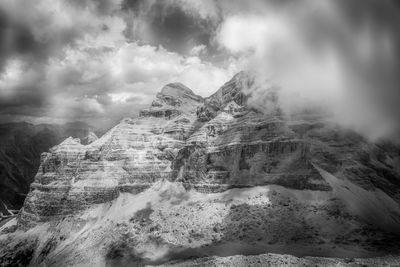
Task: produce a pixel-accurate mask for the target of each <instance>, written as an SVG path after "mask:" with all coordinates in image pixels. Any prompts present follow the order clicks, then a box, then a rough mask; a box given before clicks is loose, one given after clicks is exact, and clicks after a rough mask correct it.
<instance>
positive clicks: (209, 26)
mask: <svg viewBox="0 0 400 267" xmlns="http://www.w3.org/2000/svg"><path fill="white" fill-rule="evenodd" d="M122 9H123V10H124V11H126V12H128V15H126V20H127V25H128V27H127V29H126V30H125V34H126V37H127V38H128V39H130V40H132V41H140V42H142V43H145V44H150V45H155V46H158V45H162V46H163V47H165V48H166V49H168V50H169V51H173V52H178V53H183V54H188V53H189V52H190V50H191V49H192V48H193V47H194V46H196V45H200V44H203V45H206V46H210V41H211V37H212V34H213V33H214V31H215V30H216V26H217V25H216V23H215V21H214V20H212V19H211V18H208V17H201V16H200V15H199V14H198V13H196V12H193V11H192V10H191V9H189V10H188V9H185V5H183V4H182V2H181V1H157V2H155V1H137V0H136V1H130V0H125V1H124V2H123V3H122Z"/></svg>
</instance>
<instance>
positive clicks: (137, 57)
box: [0, 0, 400, 138]
mask: <svg viewBox="0 0 400 267" xmlns="http://www.w3.org/2000/svg"><path fill="white" fill-rule="evenodd" d="M399 10H400V9H399V5H398V3H397V2H396V1H389V0H354V1H346V0H328V1H311V0H300V1H299V0H267V1H265V0H253V1H242V0H218V1H216V0H202V1H197V0H163V1H156V0H115V1H106V0H82V1H80V0H73V1H64V0H39V1H35V2H33V1H28V0H13V1H12V0H0V104H1V107H0V121H15V120H28V121H31V122H63V121H72V120H85V121H88V122H92V123H93V124H96V125H112V124H114V123H115V121H116V120H119V119H121V118H122V117H125V116H134V115H135V114H137V112H138V110H139V109H140V108H143V107H146V106H147V105H148V104H149V103H150V102H151V100H152V98H153V96H154V94H155V93H156V92H157V91H159V90H160V88H161V87H162V86H163V85H165V84H166V83H168V82H176V81H179V82H182V83H184V84H186V85H187V86H189V87H190V88H192V89H193V90H194V91H195V92H196V93H198V94H200V95H203V96H207V95H209V94H211V93H213V92H214V91H215V90H216V89H217V88H218V87H219V86H221V85H222V84H223V83H224V82H225V81H227V80H228V79H229V78H230V77H231V76H232V75H233V74H235V72H238V71H240V70H249V71H251V72H253V73H256V74H257V77H258V79H259V82H258V83H257V84H256V85H257V87H256V88H252V89H251V90H253V91H252V94H253V95H252V101H253V104H254V105H256V106H258V107H263V108H265V109H268V108H269V107H268V106H266V105H265V103H264V102H265V97H267V98H268V97H269V96H270V94H269V93H268V90H267V89H266V88H268V87H270V86H273V85H274V86H276V87H275V88H278V87H279V89H276V91H277V92H278V94H279V99H280V103H281V105H282V107H283V108H284V111H285V112H287V113H288V114H290V113H291V112H294V111H296V112H297V111H298V110H301V109H303V108H304V107H305V106H306V107H312V106H317V107H318V108H324V109H325V110H326V111H327V112H329V113H331V114H333V116H334V118H335V119H336V121H337V122H339V123H341V124H342V125H345V126H348V127H352V128H353V129H356V130H358V131H360V132H363V133H366V134H367V135H368V136H370V137H371V138H379V137H396V136H398V135H399V132H400V130H399V129H400V107H399V105H398V103H399V102H400V92H399V91H400V90H399V82H400V81H399V79H400V75H399V72H400V71H399V70H400V55H399V47H400V32H399V30H398V29H399V28H400V16H399ZM274 90H275V89H274Z"/></svg>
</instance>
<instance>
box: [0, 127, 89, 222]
mask: <svg viewBox="0 0 400 267" xmlns="http://www.w3.org/2000/svg"><path fill="white" fill-rule="evenodd" d="M90 128H91V126H89V125H87V124H85V123H79V122H75V123H67V124H64V125H52V124H39V125H33V124H29V123H25V122H20V123H7V124H0V213H1V212H2V213H3V214H4V215H8V214H9V212H8V211H7V209H9V210H19V209H20V208H21V207H22V204H23V203H24V199H25V197H26V194H27V193H28V192H29V186H30V184H31V183H32V182H33V180H34V177H35V175H36V173H37V170H38V168H39V165H40V154H41V153H43V152H46V151H48V150H49V149H50V148H51V147H53V146H55V145H57V144H59V143H60V142H62V141H63V140H64V139H65V138H67V137H68V136H73V137H75V138H81V139H84V137H85V136H86V135H87V134H88V132H89V130H90ZM6 207H7V208H6ZM0 220H1V219H0Z"/></svg>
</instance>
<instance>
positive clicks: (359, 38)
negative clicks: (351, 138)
mask: <svg viewBox="0 0 400 267" xmlns="http://www.w3.org/2000/svg"><path fill="white" fill-rule="evenodd" d="M299 2H301V5H299ZM354 2H357V3H353V4H348V3H347V2H346V1H324V2H321V3H317V2H313V1H298V2H297V3H296V4H293V3H291V1H286V4H284V5H281V4H277V3H276V2H275V1H265V5H266V8H264V9H258V11H257V12H254V13H250V14H249V13H246V12H244V13H240V14H232V15H228V16H227V17H225V19H224V21H223V22H222V24H221V25H220V27H219V29H218V33H217V35H216V36H215V40H216V42H217V43H218V44H219V45H220V46H221V47H222V48H224V49H226V50H227V51H229V52H230V53H232V54H234V55H236V57H238V58H240V59H241V62H242V68H244V69H248V70H250V71H252V72H254V73H256V74H257V76H258V78H259V83H258V84H257V87H256V88H255V89H254V90H255V91H254V92H253V93H254V95H253V99H255V100H257V101H260V98H262V97H263V96H265V95H266V94H265V91H267V90H268V86H272V85H277V86H279V87H280V90H278V95H279V98H280V102H281V103H280V104H281V106H282V107H283V109H284V110H285V111H286V113H289V114H290V113H294V112H299V109H301V108H304V107H310V106H316V107H318V108H323V109H325V110H326V111H327V112H329V113H332V114H333V116H334V118H335V121H336V122H337V123H340V124H341V125H343V126H346V127H350V128H352V129H355V130H357V131H359V132H361V133H363V134H366V135H367V136H368V137H370V138H372V139H377V138H381V137H396V136H399V133H400V123H399V122H400V108H399V106H398V103H399V101H400V92H399V90H398V84H399V82H400V81H399V77H400V76H399V75H398V73H399V71H400V69H399V58H400V57H399V47H400V46H399V45H400V43H399V40H400V38H399V37H400V34H399V33H398V30H397V29H398V27H399V26H400V22H399V19H398V18H397V17H396V16H394V14H395V13H396V12H398V10H397V9H393V5H392V4H391V3H390V2H389V1H380V2H379V3H378V1H365V2H363V3H361V2H360V1H354ZM352 10H353V11H355V13H353V12H351V11H352ZM397 14H398V13H397ZM260 88H264V89H260ZM258 104H259V103H258Z"/></svg>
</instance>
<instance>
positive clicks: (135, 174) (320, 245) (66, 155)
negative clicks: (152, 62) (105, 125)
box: [0, 73, 400, 266]
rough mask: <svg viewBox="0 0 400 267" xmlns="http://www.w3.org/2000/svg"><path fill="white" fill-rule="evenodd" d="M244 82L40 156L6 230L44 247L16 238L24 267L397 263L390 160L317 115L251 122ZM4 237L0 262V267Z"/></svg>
mask: <svg viewBox="0 0 400 267" xmlns="http://www.w3.org/2000/svg"><path fill="white" fill-rule="evenodd" d="M252 82H253V81H252V78H251V77H250V76H248V75H247V74H246V73H239V74H237V75H236V76H235V77H233V79H232V80H231V81H229V82H227V83H226V84H225V85H223V86H222V87H221V88H220V89H219V90H218V91H217V92H216V93H215V94H213V95H212V96H210V97H208V98H202V97H200V96H197V95H195V94H194V93H193V92H192V91H191V90H190V89H189V88H187V87H185V86H184V85H182V84H179V83H174V84H168V85H166V86H165V87H164V88H162V90H161V92H160V93H158V94H157V96H156V99H155V100H154V101H153V102H152V104H151V106H150V107H149V108H148V109H146V110H142V111H141V112H140V114H139V116H138V117H137V118H134V119H124V120H122V121H121V122H120V123H119V124H118V125H116V126H115V127H114V128H112V129H111V130H110V131H109V132H107V133H106V134H105V135H103V136H102V137H100V138H98V139H97V137H96V136H94V135H89V136H88V138H87V140H86V141H85V144H82V143H81V142H80V140H79V139H74V138H67V139H66V140H65V141H64V142H62V143H61V144H59V145H57V146H55V147H53V148H51V149H50V150H49V152H46V153H43V154H42V156H41V164H40V167H39V170H38V173H37V175H36V177H35V180H34V182H33V183H32V185H31V189H30V192H29V194H28V196H27V198H26V200H25V203H24V207H23V209H22V210H21V212H20V214H19V217H18V226H19V229H21V230H23V229H27V228H32V227H34V229H36V230H35V231H38V232H39V234H38V235H40V234H41V233H43V231H44V232H46V233H47V236H46V237H45V238H42V237H37V238H36V239H32V237H31V236H29V238H28V237H26V236H24V237H23V238H22V240H26V239H29V240H30V241H32V242H33V244H34V245H32V246H34V248H33V249H32V251H35V252H34V254H32V255H31V256H32V262H31V264H32V265H33V266H34V265H38V264H40V263H43V262H44V263H46V264H47V265H49V266H59V265H65V266H67V265H74V264H75V265H82V264H83V265H84V264H86V265H92V266H94V265H96V266H97V265H104V264H107V265H108V266H121V265H124V264H131V263H132V262H134V263H138V264H139V265H140V264H152V263H154V264H159V263H162V262H168V261H169V260H171V259H177V258H180V257H202V256H204V255H219V256H227V255H235V254H260V253H265V252H278V253H289V254H294V255H296V256H303V255H314V256H318V255H319V256H321V255H322V256H337V257H344V255H346V256H349V257H355V256H363V257H364V256H372V255H382V254H385V253H387V252H388V251H395V250H397V251H398V249H400V244H399V243H398V242H397V241H396V240H398V239H396V238H397V236H398V235H399V233H400V212H399V202H400V175H399V173H400V169H399V163H400V156H399V155H400V154H399V151H400V149H399V148H397V147H395V146H393V145H392V144H388V143H380V144H373V143H370V142H369V141H368V140H365V139H364V138H362V137H361V136H360V135H358V134H356V133H354V132H351V131H348V130H345V129H342V128H340V127H338V126H336V125H333V124H331V123H329V122H328V120H327V119H326V118H325V117H323V116H321V115H320V114H316V113H312V114H310V113H304V114H295V116H289V115H283V114H282V112H280V111H279V109H275V110H273V109H270V111H269V112H263V111H261V110H258V109H256V108H254V107H253V106H252V105H251V103H249V99H250V97H252V96H251V92H250V91H249V90H248V87H250V86H251V85H252ZM271 95H272V99H274V95H273V90H272V93H271ZM275 100H276V99H275ZM275 100H274V101H275ZM382 218H385V219H382ZM49 225H51V228H48V229H47V228H46V227H49ZM43 229H45V230H43ZM0 231H1V228H0ZM35 231H34V230H30V231H28V232H27V233H30V235H31V233H34V232H35ZM16 236H17V235H16ZM17 237H18V238H17ZM17 237H15V239H13V242H11V243H10V242H8V241H7V242H6V243H5V244H7V245H6V246H5V249H3V250H1V249H0V258H1V255H7V257H6V256H4V257H3V258H4V259H7V260H8V259H10V262H13V258H12V257H13V256H12V255H13V253H14V254H15V250H13V248H14V247H13V246H20V245H19V244H20V243H18V242H25V241H20V240H21V237H20V236H17ZM3 241H4V240H3ZM1 242H2V239H1V238H0V244H2V243H1ZM24 244H28V243H24ZM7 248H8V249H9V250H7ZM9 251H11V252H9ZM29 251H31V250H29ZM315 251H318V253H315ZM1 253H3V254H1ZM7 253H8V254H7ZM9 257H11V258H9ZM0 263H2V262H1V261H0Z"/></svg>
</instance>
